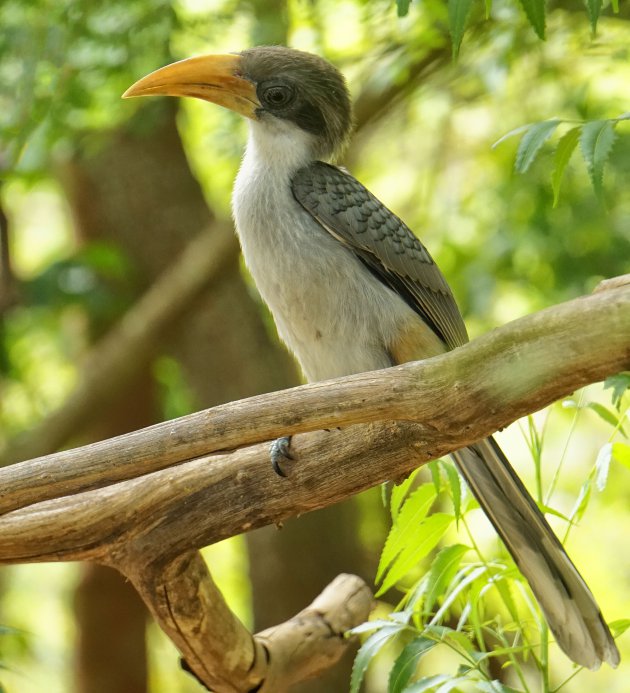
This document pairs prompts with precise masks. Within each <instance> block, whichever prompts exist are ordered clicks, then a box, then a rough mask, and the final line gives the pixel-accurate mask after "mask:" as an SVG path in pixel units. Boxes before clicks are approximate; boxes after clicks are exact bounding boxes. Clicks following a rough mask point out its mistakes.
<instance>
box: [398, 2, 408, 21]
mask: <svg viewBox="0 0 630 693" xmlns="http://www.w3.org/2000/svg"><path fill="white" fill-rule="evenodd" d="M409 5H411V0H396V11H397V12H398V16H399V17H406V16H407V14H408V13H409Z"/></svg>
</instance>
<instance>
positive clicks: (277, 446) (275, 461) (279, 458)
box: [269, 436, 295, 477]
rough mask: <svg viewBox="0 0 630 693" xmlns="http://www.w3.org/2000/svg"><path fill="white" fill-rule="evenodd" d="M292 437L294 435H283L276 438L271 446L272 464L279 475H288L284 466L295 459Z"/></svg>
mask: <svg viewBox="0 0 630 693" xmlns="http://www.w3.org/2000/svg"><path fill="white" fill-rule="evenodd" d="M291 438H292V436H282V438H277V439H276V440H274V441H273V443H271V445H270V446H269V457H270V458H271V466H272V467H273V471H274V472H275V473H276V474H277V475H278V476H283V477H286V476H287V474H286V472H285V471H284V468H283V467H284V466H285V465H287V463H290V462H293V461H294V460H295V455H294V454H293V453H292V452H291Z"/></svg>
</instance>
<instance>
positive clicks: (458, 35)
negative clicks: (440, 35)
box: [448, 0, 472, 58]
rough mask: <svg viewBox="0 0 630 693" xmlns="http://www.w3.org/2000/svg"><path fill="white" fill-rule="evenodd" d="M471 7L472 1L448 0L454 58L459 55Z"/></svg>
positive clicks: (449, 28)
mask: <svg viewBox="0 0 630 693" xmlns="http://www.w3.org/2000/svg"><path fill="white" fill-rule="evenodd" d="M471 7H472V0H448V30H449V32H450V34H451V42H452V44H453V58H457V56H458V55H459V48H460V46H461V45H462V38H463V36H464V30H465V29H466V21H467V19H468V15H469V14H470V8H471Z"/></svg>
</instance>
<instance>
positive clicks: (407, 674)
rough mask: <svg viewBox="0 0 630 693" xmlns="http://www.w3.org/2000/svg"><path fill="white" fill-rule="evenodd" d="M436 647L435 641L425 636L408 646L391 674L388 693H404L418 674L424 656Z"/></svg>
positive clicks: (397, 660) (398, 658)
mask: <svg viewBox="0 0 630 693" xmlns="http://www.w3.org/2000/svg"><path fill="white" fill-rule="evenodd" d="M436 645H437V643H436V642H435V641H434V640H429V638H425V637H423V636H419V637H417V638H415V639H414V640H412V641H411V642H410V643H409V644H408V645H406V646H405V647H404V649H403V651H402V652H401V653H400V655H398V657H397V658H396V661H395V662H394V666H393V667H392V668H391V671H390V672H389V682H388V686H387V691H388V693H402V691H404V690H405V688H406V687H407V684H408V683H409V681H411V679H412V677H413V675H414V674H415V673H416V668H417V666H418V662H419V661H420V659H421V658H422V656H423V655H424V654H425V653H426V652H428V651H429V650H432V649H433V648H434V647H435V646H436Z"/></svg>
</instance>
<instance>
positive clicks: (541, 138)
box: [515, 118, 561, 173]
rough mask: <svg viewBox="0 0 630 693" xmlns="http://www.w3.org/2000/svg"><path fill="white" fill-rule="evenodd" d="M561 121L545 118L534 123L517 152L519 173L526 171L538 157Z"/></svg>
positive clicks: (522, 139)
mask: <svg viewBox="0 0 630 693" xmlns="http://www.w3.org/2000/svg"><path fill="white" fill-rule="evenodd" d="M560 123H561V121H560V120H558V119H557V118H555V119H553V120H543V121H542V122H540V123H534V124H533V125H532V126H531V127H530V128H529V129H528V130H527V132H526V133H525V134H524V135H523V137H522V138H521V141H520V143H519V145H518V150H517V152H516V164H515V168H516V170H517V171H518V172H519V173H525V172H526V171H527V169H528V168H529V167H530V166H531V164H532V162H533V161H534V159H535V158H536V156H537V154H538V152H539V151H540V149H541V147H542V146H543V144H544V143H545V142H546V141H547V140H548V139H549V138H550V137H551V135H553V133H554V132H555V131H556V128H557V127H558V125H560Z"/></svg>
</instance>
